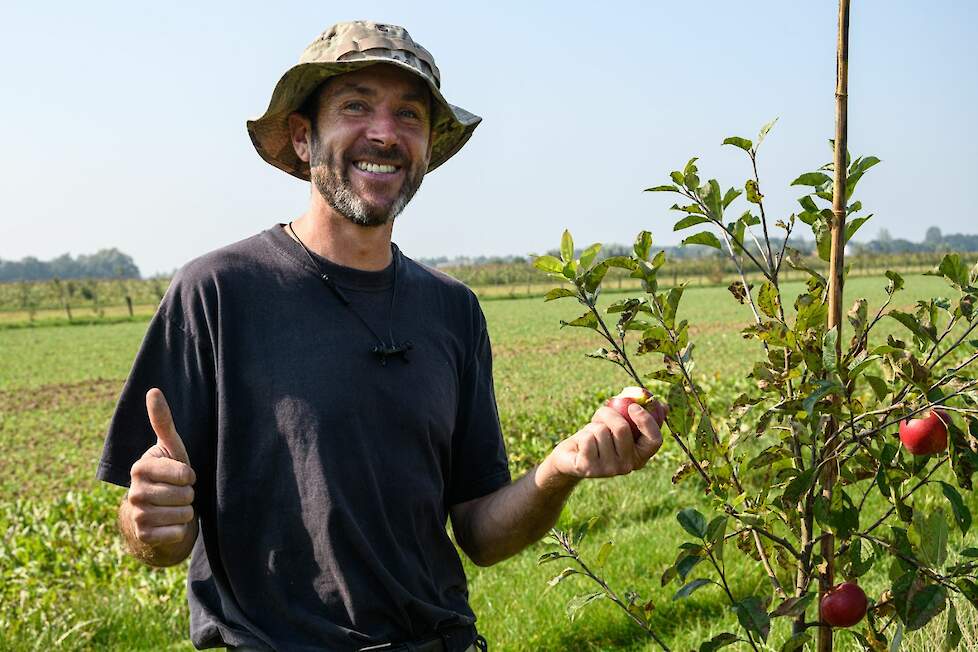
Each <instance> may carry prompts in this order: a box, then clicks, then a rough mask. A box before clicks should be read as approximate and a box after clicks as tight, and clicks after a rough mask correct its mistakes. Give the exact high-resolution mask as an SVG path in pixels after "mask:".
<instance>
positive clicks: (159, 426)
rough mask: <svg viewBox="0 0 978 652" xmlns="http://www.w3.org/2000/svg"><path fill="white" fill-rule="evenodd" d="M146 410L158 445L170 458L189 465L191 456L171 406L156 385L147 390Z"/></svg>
mask: <svg viewBox="0 0 978 652" xmlns="http://www.w3.org/2000/svg"><path fill="white" fill-rule="evenodd" d="M146 412H147V413H148V414H149V422H150V424H151V425H152V426H153V432H155V433H156V443H157V445H158V446H159V447H160V448H162V449H163V451H164V452H165V453H166V455H167V457H169V458H170V459H173V460H176V461H178V462H183V463H184V464H187V465H189V464H190V456H189V455H187V449H186V448H185V447H184V445H183V440H182V439H180V435H179V434H178V433H177V429H176V427H175V426H174V425H173V416H172V415H171V414H170V406H169V405H167V403H166V397H164V396H163V392H161V391H160V390H159V389H157V388H155V387H154V388H152V389H151V390H149V391H148V392H146Z"/></svg>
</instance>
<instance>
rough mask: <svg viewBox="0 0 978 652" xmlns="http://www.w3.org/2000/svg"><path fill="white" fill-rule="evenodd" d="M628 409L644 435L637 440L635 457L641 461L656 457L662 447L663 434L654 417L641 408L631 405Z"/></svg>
mask: <svg viewBox="0 0 978 652" xmlns="http://www.w3.org/2000/svg"><path fill="white" fill-rule="evenodd" d="M628 407H629V411H628V414H629V416H631V417H632V421H634V422H635V426H636V427H637V428H638V430H639V432H641V433H642V434H641V436H640V437H639V438H638V439H637V440H635V455H636V457H638V458H639V459H640V460H642V461H645V460H647V459H648V458H650V457H652V456H653V455H655V454H656V452H658V450H659V448H660V447H661V446H662V433H661V432H660V431H659V424H658V423H657V420H656V418H655V417H654V416H653V415H651V414H649V413H648V412H647V411H645V409H643V408H641V407H640V406H635V405H629V406H628Z"/></svg>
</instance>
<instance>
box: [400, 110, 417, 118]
mask: <svg viewBox="0 0 978 652" xmlns="http://www.w3.org/2000/svg"><path fill="white" fill-rule="evenodd" d="M401 115H402V116H404V117H405V118H410V119H411V120H420V119H421V114H420V113H418V112H417V111H415V110H414V109H402V110H401Z"/></svg>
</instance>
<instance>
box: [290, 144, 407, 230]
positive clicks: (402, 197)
mask: <svg viewBox="0 0 978 652" xmlns="http://www.w3.org/2000/svg"><path fill="white" fill-rule="evenodd" d="M311 145H312V147H311V151H310V159H309V166H310V177H311V179H312V182H313V183H314V184H315V185H316V188H317V189H318V190H319V194H321V195H322V196H323V199H325V200H326V203H327V204H329V205H330V207H331V208H332V209H333V210H335V211H336V212H337V213H339V214H340V215H342V216H343V217H345V218H346V219H348V220H350V221H351V222H353V223H354V224H358V225H360V226H381V225H384V224H387V223H388V222H392V221H393V220H394V218H396V217H397V216H398V215H400V214H401V211H403V210H404V207H405V206H407V205H408V202H410V201H411V198H413V197H414V194H415V193H416V192H418V188H420V187H421V181H422V180H423V179H424V172H425V171H424V169H423V168H421V167H420V166H418V167H415V168H412V169H408V170H407V174H406V176H405V178H404V182H403V183H402V184H401V190H400V192H398V194H397V196H396V197H395V198H394V200H393V201H392V202H390V203H389V204H388V205H386V206H375V205H372V204H369V203H368V202H366V201H365V200H364V199H363V197H361V196H360V195H358V194H357V192H356V191H355V190H354V189H353V184H352V183H350V175H349V174H348V168H347V163H350V164H352V162H353V161H354V160H358V158H351V159H349V160H347V159H345V158H344V157H343V156H342V155H341V154H339V153H338V152H337V151H336V150H335V149H332V148H329V147H327V146H325V145H324V144H323V143H321V142H320V141H319V138H318V137H317V135H316V134H315V133H313V134H312V142H311ZM361 156H362V157H363V158H370V159H371V160H375V161H385V162H389V163H391V164H396V165H400V166H402V167H404V163H405V158H406V157H404V156H403V155H402V154H401V151H400V150H399V149H396V150H382V149H370V150H369V151H364V152H358V153H357V157H361Z"/></svg>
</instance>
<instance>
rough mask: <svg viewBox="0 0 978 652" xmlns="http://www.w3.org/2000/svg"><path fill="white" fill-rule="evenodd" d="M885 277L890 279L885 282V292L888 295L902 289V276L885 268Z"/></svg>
mask: <svg viewBox="0 0 978 652" xmlns="http://www.w3.org/2000/svg"><path fill="white" fill-rule="evenodd" d="M886 278H888V279H890V282H889V283H887V284H886V293H887V294H889V295H890V296H893V295H894V294H895V293H897V292H899V291H900V290H902V289H903V277H902V276H900V275H899V274H897V273H896V272H891V271H889V270H887V272H886Z"/></svg>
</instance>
